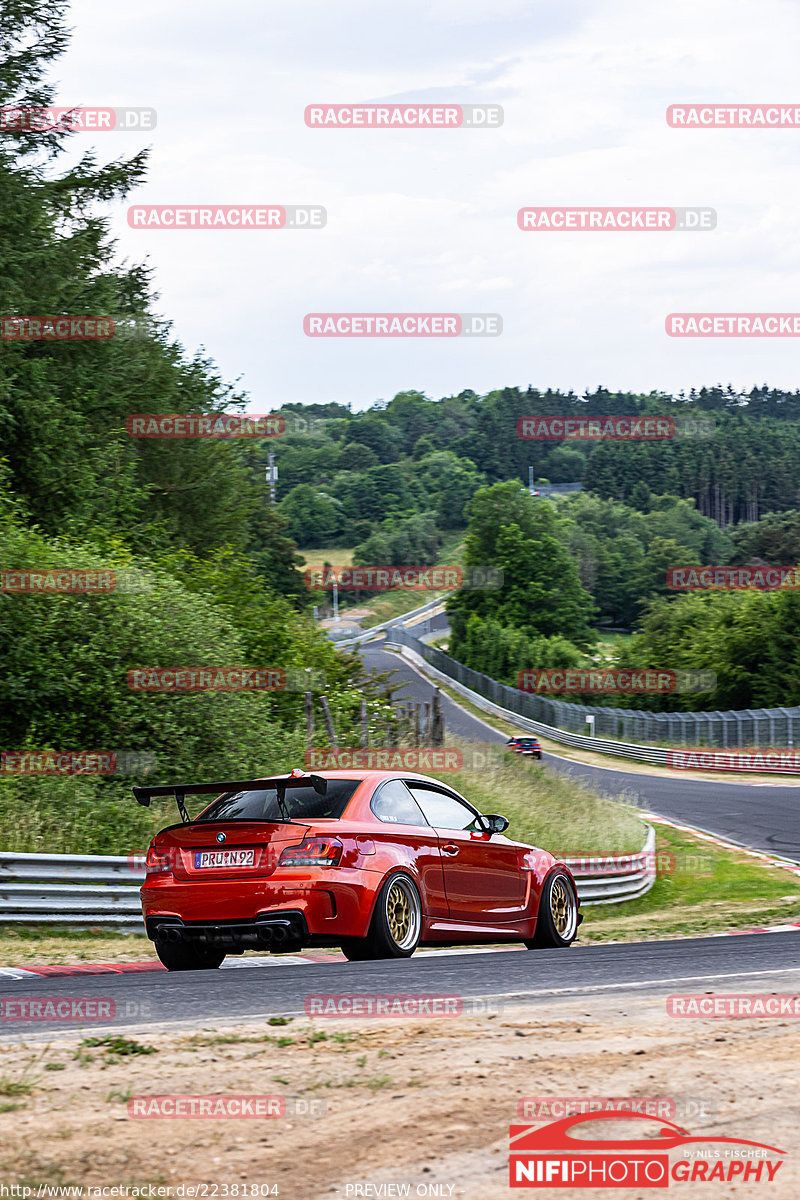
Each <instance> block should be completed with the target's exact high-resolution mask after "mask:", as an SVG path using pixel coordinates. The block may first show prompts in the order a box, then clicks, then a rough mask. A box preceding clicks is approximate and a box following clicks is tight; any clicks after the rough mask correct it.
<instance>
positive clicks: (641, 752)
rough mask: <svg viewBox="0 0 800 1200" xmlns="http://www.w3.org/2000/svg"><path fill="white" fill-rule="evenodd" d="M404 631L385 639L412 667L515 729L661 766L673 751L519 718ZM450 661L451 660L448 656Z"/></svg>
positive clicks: (434, 650)
mask: <svg viewBox="0 0 800 1200" xmlns="http://www.w3.org/2000/svg"><path fill="white" fill-rule="evenodd" d="M404 632H405V631H404V630H397V631H396V634H395V636H393V637H392V639H388V638H387V640H386V645H387V646H395V647H396V648H397V649H398V650H403V651H404V654H405V656H406V657H407V658H409V659H410V660H411V662H412V663H414V664H415V665H416V666H418V667H421V668H423V669H424V671H425V674H426V675H428V676H430V677H431V678H432V679H435V680H438V681H439V682H440V683H446V684H447V686H448V687H451V688H452V689H453V691H455V692H458V693H459V695H461V696H463V697H464V699H465V700H469V702H470V704H474V705H475V707H476V708H479V709H480V710H481V712H485V713H488V714H489V715H493V716H498V717H502V718H503V719H504V720H506V721H509V722H510V723H511V724H512V725H516V726H517V728H518V729H524V730H525V731H526V732H527V733H537V734H539V735H540V737H546V738H549V739H550V741H551V742H560V743H561V745H562V746H574V747H575V748H576V749H578V750H599V751H600V752H602V753H603V754H616V755H618V756H619V757H620V758H633V759H636V760H637V761H638V762H646V763H653V764H660V765H661V766H666V765H667V755H668V754H671V753H674V751H671V750H667V749H665V748H663V747H659V746H637V745H634V744H632V743H630V742H614V741H606V740H604V739H603V738H597V737H587V736H586V735H585V734H580V733H567V732H566V731H565V730H563V729H558V728H557V726H555V725H547V724H545V722H544V721H532V720H531V719H530V718H529V717H523V716H522V715H521V714H520V713H518V712H514V711H513V710H512V709H510V708H503V707H502V705H500V704H495V702H494V701H493V700H488V699H487V698H486V696H482V695H481V694H480V692H473V691H472V689H471V688H468V687H465V685H464V684H463V683H459V681H458V680H457V679H454V678H453V676H452V675H449V674H447V672H446V671H442V670H439V669H438V668H437V667H434V666H432V665H431V663H430V661H429V659H428V656H427V654H425V655H424V654H423V653H422V651H425V650H427V651H431V652H432V653H434V654H440V655H442V657H443V658H445V659H446V658H447V657H448V656H447V655H446V654H442V652H441V651H440V650H436V649H435V648H434V647H433V646H427V645H425V643H424V642H420V641H418V639H417V638H413V639H407V640H406V641H400V639H399V637H397V634H401V635H402V634H403V633H404ZM409 641H410V642H412V644H413V643H414V642H416V644H417V647H418V648H413V649H412V647H411V646H410V645H409V644H408V642H409ZM450 661H451V662H453V661H455V660H454V659H451V660H450ZM459 665H460V664H459ZM473 674H477V672H473ZM492 682H494V681H492ZM498 686H499V687H503V686H504V685H503V684H498ZM507 690H510V689H507ZM521 694H524V693H521Z"/></svg>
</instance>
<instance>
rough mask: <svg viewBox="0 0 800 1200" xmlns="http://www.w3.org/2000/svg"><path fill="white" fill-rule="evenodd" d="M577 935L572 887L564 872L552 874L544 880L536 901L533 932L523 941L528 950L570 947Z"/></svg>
mask: <svg viewBox="0 0 800 1200" xmlns="http://www.w3.org/2000/svg"><path fill="white" fill-rule="evenodd" d="M577 932H578V898H577V896H576V894H575V885H574V884H573V882H572V880H571V879H570V877H569V875H566V874H565V873H564V872H563V871H554V872H553V874H552V875H548V877H547V879H546V880H545V881H544V887H543V888H542V895H541V898H540V900H539V915H538V917H537V918H536V931H535V933H534V935H533V937H532V938H531V939H530V940H529V941H526V942H525V945H526V946H527V947H528V949H529V950H538V949H539V948H540V947H543V946H550V947H553V948H564V947H566V946H570V945H572V943H573V942H574V941H575V935H576V934H577Z"/></svg>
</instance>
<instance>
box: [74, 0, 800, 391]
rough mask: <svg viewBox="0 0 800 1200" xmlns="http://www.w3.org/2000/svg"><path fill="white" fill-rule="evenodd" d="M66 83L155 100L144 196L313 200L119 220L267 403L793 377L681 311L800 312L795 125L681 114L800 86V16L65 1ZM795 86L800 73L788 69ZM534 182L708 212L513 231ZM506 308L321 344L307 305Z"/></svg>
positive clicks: (509, 6)
mask: <svg viewBox="0 0 800 1200" xmlns="http://www.w3.org/2000/svg"><path fill="white" fill-rule="evenodd" d="M72 22H73V24H74V26H75V28H76V33H75V37H74V41H73V46H72V48H71V49H70V51H69V52H68V55H67V56H66V58H65V60H63V61H62V63H61V64H60V65H59V68H58V76H59V78H60V79H61V81H62V86H61V91H60V97H62V98H63V99H64V100H65V101H69V100H74V99H75V98H78V99H80V100H81V101H83V102H84V103H87V104H90V103H108V104H131V105H133V104H143V105H154V106H155V107H156V108H157V109H158V112H159V121H158V128H157V129H156V130H155V132H154V133H153V134H152V135H150V136H149V137H148V138H146V139H141V138H139V137H137V135H134V134H125V135H123V134H109V135H105V136H102V135H101V136H98V137H97V139H96V142H97V146H98V148H99V150H100V152H101V153H103V154H106V155H108V156H110V155H111V154H118V153H120V152H122V151H124V150H126V149H130V150H132V149H134V148H138V146H139V145H140V144H142V141H143V140H144V141H149V142H150V143H151V145H152V163H151V171H150V175H149V179H148V181H147V183H146V184H145V185H144V186H143V187H142V188H140V189H138V191H137V193H136V195H135V196H134V197H132V199H133V200H135V201H136V202H137V203H200V202H217V203H238V202H242V203H254V202H270V203H304V202H307V203H317V204H323V205H325V207H326V208H327V210H328V225H327V228H326V229H325V230H323V231H318V232H308V233H305V232H299V231H297V232H295V231H282V232H259V231H254V232H250V233H248V232H244V231H243V232H224V233H223V232H219V231H207V232H200V231H176V232H174V233H170V232H165V231H161V232H143V231H134V230H130V229H128V228H127V225H126V223H125V219H124V210H123V209H120V211H119V213H118V215H117V219H116V222H115V232H116V233H117V234H118V236H119V239H120V245H121V250H122V252H123V253H124V254H126V255H127V256H128V257H130V258H133V259H141V258H143V257H145V256H149V261H150V262H151V264H152V265H153V266H154V268H155V278H156V285H157V287H158V288H159V290H160V292H161V294H162V307H163V310H164V312H165V313H166V314H167V315H169V316H170V317H172V318H173V320H174V322H175V330H176V334H177V336H178V337H179V339H180V340H181V341H182V342H183V344H184V345H186V346H187V347H189V348H193V347H195V346H196V345H198V344H200V343H202V344H204V345H205V347H206V349H207V351H208V353H210V354H211V355H212V356H213V357H215V358H216V359H217V361H218V363H219V366H220V369H221V370H222V372H223V373H224V374H225V375H226V376H227V377H229V378H234V377H237V376H240V375H241V376H243V383H244V386H245V387H247V388H249V389H250V391H251V393H252V397H253V408H254V409H257V410H258V409H261V408H263V405H264V402H265V401H267V400H268V401H269V402H270V403H279V402H280V401H281V400H306V401H311V400H326V399H337V400H343V401H352V402H353V403H354V404H355V405H356V406H357V407H363V406H365V405H367V404H369V403H371V402H372V400H373V399H374V398H375V397H377V396H389V395H391V394H393V392H394V391H398V390H401V389H403V388H407V387H411V386H413V387H418V388H422V389H424V390H426V391H427V392H428V393H429V394H431V395H441V394H447V393H451V392H457V391H459V390H460V389H461V388H463V387H473V388H474V389H475V390H477V391H482V390H487V389H489V388H491V387H496V386H503V385H505V384H508V383H512V382H516V383H519V384H520V385H522V386H526V385H527V384H528V383H533V384H535V385H537V386H540V387H542V388H545V387H548V386H553V387H556V386H560V387H562V388H569V387H572V388H575V389H576V390H580V389H583V388H584V387H587V386H590V387H593V386H595V385H596V384H597V383H598V382H603V383H604V384H606V385H607V386H609V387H612V388H617V387H618V388H631V389H641V390H649V389H651V388H664V389H676V390H677V389H680V388H681V387H686V388H688V387H690V386H691V385H693V384H695V385H698V386H699V385H701V384H703V383H713V382H715V381H716V380H718V379H721V380H723V381H724V382H727V381H728V380H731V381H733V382H734V383H735V384H740V385H742V386H749V385H751V384H752V383H754V382H763V380H765V379H768V380H769V381H771V382H774V383H775V384H776V385H783V386H791V387H794V386H795V384H796V375H795V374H794V365H795V362H796V348H795V347H794V346H793V343H792V342H790V341H787V342H784V343H780V342H777V341H774V340H758V341H744V340H730V339H724V340H723V339H719V340H717V339H715V340H708V341H695V342H688V341H679V340H675V339H670V338H668V337H667V336H666V335H665V332H664V317H665V315H666V314H667V313H668V312H670V311H672V310H703V311H705V310H733V309H742V310H747V311H749V310H772V311H777V310H784V311H785V310H791V309H792V308H793V307H795V308H800V305H798V303H797V293H796V287H795V281H794V267H795V262H796V259H797V256H798V252H799V251H798V248H797V246H796V244H795V238H794V236H793V234H794V227H795V221H796V215H795V201H794V198H795V196H796V195H797V184H798V182H799V179H798V176H799V175H800V165H799V163H800V130H790V129H781V130H776V131H774V132H772V131H758V130H710V131H705V130H692V131H688V130H687V131H681V130H675V129H670V128H668V127H667V125H666V120H665V110H666V107H667V105H668V104H670V103H677V102H680V101H687V102H691V101H698V100H703V101H727V100H740V101H765V102H786V103H790V102H798V103H800V84H797V85H794V84H789V83H781V84H780V85H778V84H776V81H783V80H786V81H789V80H793V79H794V78H795V76H796V70H795V63H796V58H797V48H798V32H800V30H799V26H800V12H799V11H798V7H797V5H795V4H794V3H791V2H790V0H764V2H763V3H762V4H761V5H760V7H759V8H758V9H755V8H754V7H752V6H731V5H729V4H727V3H726V4H723V3H721V2H720V0H709V2H707V3H706V4H704V5H702V6H697V5H696V4H695V3H694V2H690V0H675V2H674V3H672V4H671V5H669V6H661V7H654V6H647V5H642V4H641V3H634V2H633V0H604V3H603V4H590V3H583V4H581V3H578V4H574V5H568V6H565V5H561V4H556V3H547V4H542V3H534V4H531V3H530V2H529V0H502V2H499V3H497V4H495V5H494V6H492V7H487V6H485V4H483V3H481V4H478V3H477V0H433V3H430V2H429V3H423V2H422V0H408V2H407V3H405V4H404V5H403V6H398V7H396V8H388V7H387V6H386V5H375V4H369V3H367V2H366V0H344V2H343V3H340V4H338V5H331V4H330V3H329V0H304V2H303V3H301V4H298V5H285V6H280V7H279V6H277V5H274V4H272V5H265V4H264V3H263V0H259V2H256V0H239V3H238V4H236V5H235V6H230V8H227V9H226V8H220V6H219V5H218V4H217V3H216V2H213V3H212V0H194V2H191V3H190V2H189V0H175V2H174V3H172V4H170V5H169V6H165V5H163V4H161V3H160V2H157V0H139V3H138V4H137V5H136V6H135V7H127V8H126V7H124V6H123V7H117V6H109V5H107V4H105V3H104V2H101V0H75V3H74V4H73V9H72ZM791 87H796V88H797V90H796V92H794V93H792V92H790V91H789V89H790V88H791ZM385 97H392V98H394V99H398V98H402V100H405V101H408V100H412V99H416V98H419V99H422V100H425V101H427V102H430V101H441V100H444V99H448V98H452V99H454V100H457V101H460V102H468V101H473V102H476V103H479V102H487V103H488V102H491V103H502V104H503V105H504V108H505V122H504V124H503V126H502V127H501V128H500V129H496V130H482V131H477V130H463V129H462V130H452V131H442V130H419V131H412V130H409V131H406V130H396V129H389V130H369V129H365V130H353V131H349V130H318V129H307V128H306V127H305V126H304V124H303V110H304V108H305V106H306V105H307V104H310V103H314V102H317V101H330V102H333V103H336V102H345V101H363V100H370V99H378V98H385ZM534 204H623V205H624V204H660V205H666V204H674V205H710V206H712V207H714V208H715V209H716V210H717V213H718V219H719V224H718V227H717V229H716V230H715V231H714V232H713V233H685V234H681V233H677V232H676V233H664V234H657V233H653V234H643V233H636V234H621V233H604V234H594V233H565V234H560V233H559V234H555V233H554V234H542V233H521V232H520V231H519V230H518V229H517V228H516V212H517V209H518V208H520V207H521V206H524V205H534ZM327 309H331V310H334V309H335V310H341V311H392V310H396V311H432V310H437V309H442V310H445V309H446V310H447V311H460V312H468V311H491V310H499V311H501V312H502V314H503V317H504V325H505V328H504V333H503V335H502V336H501V337H499V338H496V339H463V338H462V339H458V340H457V341H453V342H444V341H429V342H425V341H421V340H397V339H392V340H388V339H387V340H376V339H370V340H352V341H348V342H346V343H345V342H333V341H321V340H318V341H312V340H311V339H308V338H306V337H304V335H303V333H302V318H303V315H304V313H306V312H309V311H324V310H327Z"/></svg>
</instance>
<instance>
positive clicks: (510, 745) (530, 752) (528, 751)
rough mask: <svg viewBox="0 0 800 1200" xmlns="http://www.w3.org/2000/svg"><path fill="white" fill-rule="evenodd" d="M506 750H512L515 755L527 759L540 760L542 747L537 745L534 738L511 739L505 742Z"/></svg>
mask: <svg viewBox="0 0 800 1200" xmlns="http://www.w3.org/2000/svg"><path fill="white" fill-rule="evenodd" d="M506 749H507V750H513V751H514V753H515V754H522V755H525V756H526V757H528V758H539V759H540V758H541V757H542V747H541V746H540V745H539V743H538V741H537V740H536V738H535V737H513V738H510V739H509V741H507V742H506Z"/></svg>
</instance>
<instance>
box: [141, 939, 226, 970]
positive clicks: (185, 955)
mask: <svg viewBox="0 0 800 1200" xmlns="http://www.w3.org/2000/svg"><path fill="white" fill-rule="evenodd" d="M156 954H157V955H158V957H159V958H160V959H161V961H162V963H163V964H164V966H165V967H166V968H167V970H168V971H214V970H216V969H217V967H219V966H221V965H222V961H223V959H224V958H225V951H224V950H211V949H208V948H207V947H206V946H184V945H182V944H181V943H180V942H177V943H175V942H156Z"/></svg>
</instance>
